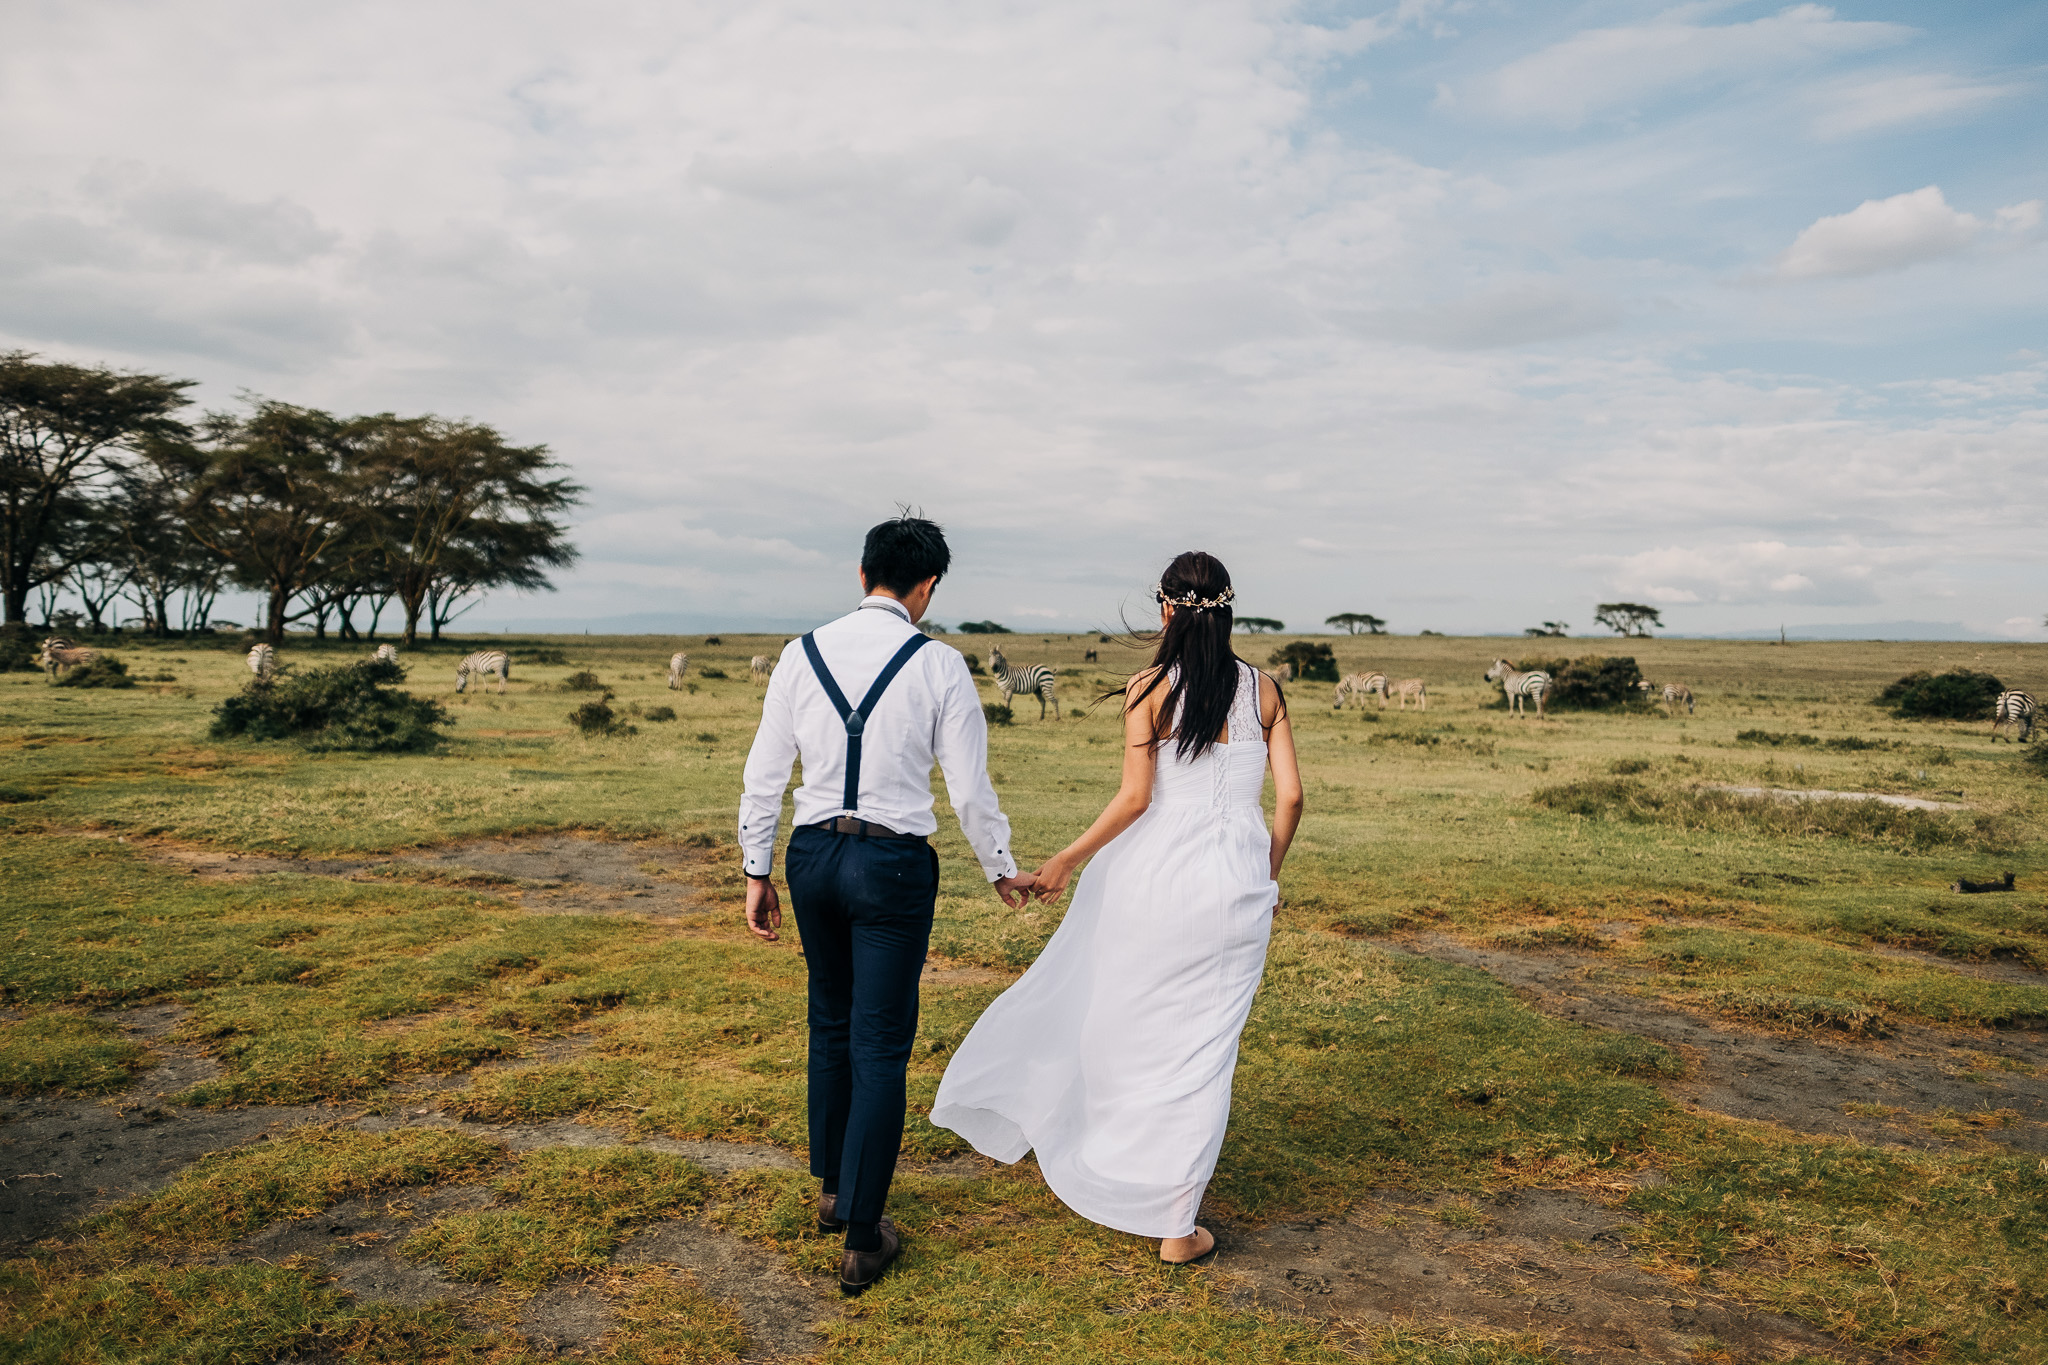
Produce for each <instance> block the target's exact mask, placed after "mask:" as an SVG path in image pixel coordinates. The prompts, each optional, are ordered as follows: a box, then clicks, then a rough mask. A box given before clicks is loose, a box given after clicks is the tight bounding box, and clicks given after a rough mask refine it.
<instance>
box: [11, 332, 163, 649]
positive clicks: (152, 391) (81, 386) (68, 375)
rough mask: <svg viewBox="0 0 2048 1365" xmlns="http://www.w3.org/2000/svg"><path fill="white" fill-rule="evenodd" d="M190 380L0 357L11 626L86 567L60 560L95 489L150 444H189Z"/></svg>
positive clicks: (26, 356) (19, 355)
mask: <svg viewBox="0 0 2048 1365" xmlns="http://www.w3.org/2000/svg"><path fill="white" fill-rule="evenodd" d="M191 386H192V381H190V380H185V379H166V378H164V377H163V376H161V375H153V374H120V373H116V372H115V371H113V370H110V369H107V368H106V367H104V366H93V367H88V366H83V365H64V364H55V363H49V362H44V361H39V360H37V359H36V357H35V356H34V355H33V354H31V353H30V352H28V351H9V352H5V353H0V601H4V604H5V605H4V614H5V622H6V624H7V625H9V626H15V627H19V626H21V625H23V624H25V623H26V621H27V619H28V601H29V597H30V596H31V594H33V593H34V592H35V591H36V590H37V589H38V588H39V587H42V586H45V585H47V584H51V583H54V582H55V581H57V580H58V579H59V578H61V577H62V576H63V575H64V574H66V573H68V572H69V571H70V570H71V568H72V566H73V565H74V564H75V563H77V560H76V559H75V558H72V557H70V556H68V555H64V554H60V553H55V552H54V550H55V542H56V541H57V539H58V538H59V537H60V536H61V535H62V533H63V532H64V531H65V529H66V526H65V523H66V522H67V520H69V519H70V518H71V517H73V516H75V515H76V504H75V502H74V503H71V505H70V507H69V509H68V510H67V501H68V500H73V499H76V498H78V497H80V496H81V495H83V494H84V493H85V492H86V491H88V490H90V489H93V488H95V487H96V486H97V485H98V484H99V483H100V482H102V481H103V480H104V479H105V478H106V477H107V476H108V475H109V474H110V473H111V472H112V471H113V470H115V469H118V468H120V467H121V466H122V465H123V464H124V463H125V461H124V460H123V458H122V456H123V455H124V453H126V452H128V451H130V450H132V449H133V448H134V446H135V445H136V444H137V443H138V442H141V441H145V440H148V439H151V438H161V437H173V436H181V435H184V434H185V432H186V428H185V427H184V425H183V424H182V423H180V422H178V421H177V420H176V419H175V418H174V417H173V416H172V414H173V413H175V412H176V411H177V410H178V409H179V408H181V407H183V406H185V404H186V403H187V402H188V401H189V400H188V399H187V398H186V397H185V394H184V391H185V390H186V389H188V388H190V387H191Z"/></svg>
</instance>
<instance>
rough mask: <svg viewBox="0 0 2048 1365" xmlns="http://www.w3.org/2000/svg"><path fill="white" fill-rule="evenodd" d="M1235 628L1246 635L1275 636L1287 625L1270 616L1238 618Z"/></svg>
mask: <svg viewBox="0 0 2048 1365" xmlns="http://www.w3.org/2000/svg"><path fill="white" fill-rule="evenodd" d="M1237 628H1238V629H1239V630H1241V631H1243V632H1244V633H1245V634H1247V635H1277V634H1279V633H1280V632H1281V631H1283V630H1285V629H1287V623H1286V622H1285V621H1275V620H1274V619H1273V618H1272V617H1270V616H1240V617H1238V618H1237Z"/></svg>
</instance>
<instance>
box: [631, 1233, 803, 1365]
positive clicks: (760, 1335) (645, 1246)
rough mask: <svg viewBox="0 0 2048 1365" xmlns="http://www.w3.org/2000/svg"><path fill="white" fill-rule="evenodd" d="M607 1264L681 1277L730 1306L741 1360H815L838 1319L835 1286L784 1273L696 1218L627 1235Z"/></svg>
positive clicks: (772, 1258)
mask: <svg viewBox="0 0 2048 1365" xmlns="http://www.w3.org/2000/svg"><path fill="white" fill-rule="evenodd" d="M612 1259H613V1261H614V1262H616V1263H618V1264H620V1265H636V1264H655V1265H670V1266H677V1267H679V1268H681V1269H683V1270H687V1271H688V1272H690V1274H691V1275H692V1276H693V1277H694V1278H695V1279H696V1281H697V1283H698V1284H699V1285H701V1286H702V1287H703V1289H704V1291H705V1292H706V1293H707V1294H710V1295H711V1296H712V1297H713V1298H716V1299H720V1300H722V1301H724V1302H725V1303H727V1304H729V1305H731V1307H732V1309H733V1311H734V1312H736V1313H738V1314H739V1318H740V1321H741V1322H742V1323H743V1324H745V1326H746V1329H747V1342H748V1346H749V1349H748V1351H747V1354H746V1355H745V1356H744V1357H743V1359H746V1360H784V1359H794V1358H798V1357H802V1356H808V1355H812V1354H815V1353H816V1352H817V1350H818V1348H819V1347H820V1346H822V1345H823V1344H824V1343H823V1341H822V1340H821V1339H820V1337H819V1333H820V1332H821V1331H822V1330H823V1329H824V1326H825V1324H826V1322H827V1321H828V1320H829V1319H831V1318H834V1317H837V1316H838V1315H839V1308H838V1305H837V1301H836V1295H835V1297H827V1295H828V1294H833V1293H834V1291H836V1288H837V1286H836V1284H835V1283H834V1282H832V1281H829V1280H823V1279H820V1280H817V1281H815V1282H813V1281H811V1280H808V1279H805V1278H804V1277H802V1276H799V1275H797V1274H795V1273H794V1272H792V1271H791V1270H790V1269H789V1268H788V1266H787V1264H786V1263H785V1260H784V1258H783V1257H782V1256H780V1255H777V1254H776V1253H774V1252H771V1251H766V1250H763V1249H762V1248H760V1247H757V1246H755V1245H754V1244H753V1243H751V1242H747V1241H744V1240H742V1239H740V1238H738V1237H735V1236H733V1235H732V1234H731V1233H729V1232H725V1231H722V1230H720V1229H718V1228H715V1227H712V1226H711V1225H710V1224H709V1223H707V1222H706V1221H705V1220H704V1219H703V1218H674V1219H670V1220H669V1221H667V1222H663V1223H656V1224H654V1225H652V1226H651V1227H645V1228H641V1229H639V1230H638V1231H636V1232H634V1233H633V1234H632V1236H631V1237H630V1238H629V1239H628V1240H627V1242H626V1244H625V1245H624V1246H622V1247H620V1248H619V1251H618V1254H617V1255H616V1256H614V1257H613V1258H612Z"/></svg>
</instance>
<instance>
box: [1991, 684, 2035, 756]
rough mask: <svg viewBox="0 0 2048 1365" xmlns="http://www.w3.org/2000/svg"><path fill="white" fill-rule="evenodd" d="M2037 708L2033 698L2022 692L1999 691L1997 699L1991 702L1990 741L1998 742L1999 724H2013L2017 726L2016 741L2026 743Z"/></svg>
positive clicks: (2031, 732)
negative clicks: (2017, 737)
mask: <svg viewBox="0 0 2048 1365" xmlns="http://www.w3.org/2000/svg"><path fill="white" fill-rule="evenodd" d="M2038 709H2040V708H2039V707H2038V706H2037V705H2036V704H2035V702H2034V699H2033V698H2032V697H2030V696H2028V695H2027V694H2026V693H2024V692H2018V691H2013V692H2000V693H1999V694H1998V700H1997V701H1994V702H1992V703H1991V742H1992V743H1993V744H1996V743H1998V731H1999V728H2000V727H2001V726H2007V725H2013V726H2017V727H2019V732H2020V737H2019V741H2018V742H2019V743H2022V744H2024V743H2026V741H2027V740H2028V739H2029V738H2030V737H2031V736H2032V735H2033V733H2034V712H2035V711H2037V710H2038ZM2007 738H2011V736H2007Z"/></svg>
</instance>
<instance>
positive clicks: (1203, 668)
mask: <svg viewBox="0 0 2048 1365" xmlns="http://www.w3.org/2000/svg"><path fill="white" fill-rule="evenodd" d="M1231 596H1232V592H1231V587H1230V570H1228V569H1226V568H1224V567H1223V561H1222V560H1220V559H1218V558H1216V556H1214V555H1212V554H1209V553H1207V552H1205V551H1202V550H1189V551H1188V552H1187V553H1186V554H1183V555H1179V556H1176V557H1175V559H1174V561H1173V563H1171V564H1169V565H1167V566H1166V572H1165V573H1163V574H1161V575H1159V600H1160V601H1161V602H1172V603H1173V604H1174V608H1173V619H1172V620H1170V621H1168V622H1167V623H1166V624H1165V626H1164V627H1163V628H1161V630H1160V631H1159V633H1158V635H1156V636H1151V637H1147V636H1143V635H1135V636H1134V638H1135V639H1136V640H1138V641H1140V642H1145V641H1147V640H1148V639H1155V640H1157V642H1158V648H1157V650H1156V651H1155V652H1154V653H1153V655H1152V673H1151V675H1150V676H1149V677H1147V678H1146V679H1145V681H1144V683H1143V684H1141V685H1140V686H1139V687H1138V688H1137V689H1136V690H1135V691H1133V690H1132V689H1131V688H1130V687H1128V686H1126V687H1123V688H1120V689H1118V690H1117V691H1115V692H1112V693H1110V694H1109V695H1110V696H1112V697H1114V696H1122V697H1124V706H1125V708H1126V709H1129V708H1130V707H1132V706H1136V705H1137V704H1138V703H1139V702H1141V701H1143V700H1145V698H1147V697H1149V696H1151V695H1152V694H1153V693H1154V692H1157V691H1158V690H1159V689H1161V688H1165V689H1166V695H1165V696H1164V697H1162V698H1161V699H1160V703H1159V719H1158V722H1157V724H1156V726H1155V727H1154V730H1153V734H1152V747H1153V748H1154V749H1157V748H1158V747H1160V746H1161V745H1163V744H1166V743H1168V742H1171V743H1172V744H1173V746H1174V751H1175V752H1176V753H1177V754H1179V756H1180V757H1181V758H1183V759H1192V758H1199V757H1201V755H1203V754H1205V753H1207V752H1208V751H1209V749H1210V747H1211V746H1213V745H1214V744H1215V743H1216V735H1217V732H1218V731H1220V730H1222V729H1223V727H1224V725H1226V724H1227V723H1228V722H1229V720H1230V704H1231V702H1233V701H1234V700H1236V698H1237V688H1238V684H1239V682H1241V681H1242V676H1243V675H1242V673H1241V671H1240V670H1239V668H1238V666H1237V664H1238V658H1237V655H1236V654H1235V653H1233V652H1232V650H1231V648H1230V630H1231V627H1232V625H1234V624H1235V623H1236V619H1237V618H1236V614H1235V613H1234V612H1233V611H1232V610H1231V609H1230V602H1229V599H1230V597H1231ZM1197 603H1199V604H1200V605H1194V604H1197ZM1282 704H1283V705H1284V704H1285V703H1284V702H1283V703H1282ZM1176 717H1178V718H1179V723H1178V724H1176V723H1175V718H1176ZM1234 738H1243V737H1242V736H1235V737H1234Z"/></svg>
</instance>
